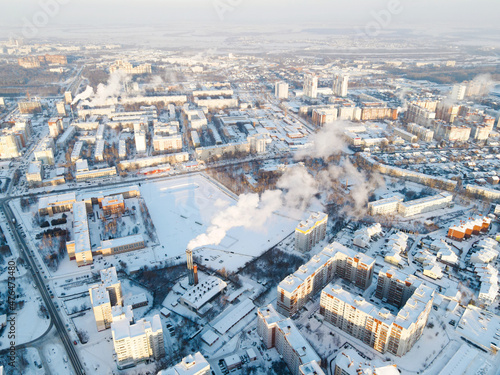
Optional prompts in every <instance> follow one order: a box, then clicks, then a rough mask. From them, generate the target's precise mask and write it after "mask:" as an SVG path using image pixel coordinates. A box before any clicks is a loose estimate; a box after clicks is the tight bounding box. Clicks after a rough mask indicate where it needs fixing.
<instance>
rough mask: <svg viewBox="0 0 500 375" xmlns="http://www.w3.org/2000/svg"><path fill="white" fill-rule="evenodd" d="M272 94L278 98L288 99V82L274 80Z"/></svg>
mask: <svg viewBox="0 0 500 375" xmlns="http://www.w3.org/2000/svg"><path fill="white" fill-rule="evenodd" d="M274 96H276V97H277V98H278V99H288V83H286V82H276V84H275V86H274Z"/></svg>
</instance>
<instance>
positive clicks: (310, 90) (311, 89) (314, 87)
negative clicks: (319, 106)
mask: <svg viewBox="0 0 500 375" xmlns="http://www.w3.org/2000/svg"><path fill="white" fill-rule="evenodd" d="M304 96H306V97H308V98H311V99H315V98H317V97H318V77H316V76H315V75H314V74H306V75H305V76H304Z"/></svg>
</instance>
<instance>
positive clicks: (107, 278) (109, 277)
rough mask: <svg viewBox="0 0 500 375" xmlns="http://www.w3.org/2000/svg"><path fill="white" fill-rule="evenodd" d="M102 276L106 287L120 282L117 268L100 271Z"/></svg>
mask: <svg viewBox="0 0 500 375" xmlns="http://www.w3.org/2000/svg"><path fill="white" fill-rule="evenodd" d="M100 274H101V282H102V283H103V284H104V285H106V286H110V285H113V284H117V283H118V282H119V281H118V275H117V274H116V268H115V267H109V268H105V269H103V270H101V271H100Z"/></svg>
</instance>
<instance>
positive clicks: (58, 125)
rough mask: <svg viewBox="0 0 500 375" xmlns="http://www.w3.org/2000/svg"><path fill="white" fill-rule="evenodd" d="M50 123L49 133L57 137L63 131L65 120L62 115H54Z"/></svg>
mask: <svg viewBox="0 0 500 375" xmlns="http://www.w3.org/2000/svg"><path fill="white" fill-rule="evenodd" d="M48 125H49V134H50V136H51V137H53V138H57V136H58V135H59V134H61V133H62V131H63V122H62V118H60V117H53V118H51V119H50V120H49V122H48Z"/></svg>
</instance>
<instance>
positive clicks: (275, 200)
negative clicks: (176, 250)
mask: <svg viewBox="0 0 500 375" xmlns="http://www.w3.org/2000/svg"><path fill="white" fill-rule="evenodd" d="M281 194H282V193H281V191H279V190H268V191H266V192H264V193H263V194H262V195H261V196H260V197H259V195H258V194H242V195H240V197H239V199H238V202H237V203H236V205H234V206H230V207H227V208H226V209H225V210H223V211H220V212H219V213H218V214H217V215H215V217H214V218H213V219H212V223H211V225H210V227H209V228H208V229H207V231H206V233H203V234H200V235H199V236H198V237H196V238H195V239H193V240H191V241H190V242H189V244H188V249H195V248H197V247H200V246H206V245H218V244H220V242H221V241H222V240H223V239H224V237H225V236H226V233H227V232H228V231H229V230H230V229H231V228H236V227H244V228H248V229H254V230H255V229H258V228H260V227H261V226H262V225H264V224H265V223H266V221H267V220H268V219H269V218H270V217H271V215H272V214H273V212H274V211H276V210H278V209H279V208H280V207H281V206H282V199H281Z"/></svg>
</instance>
